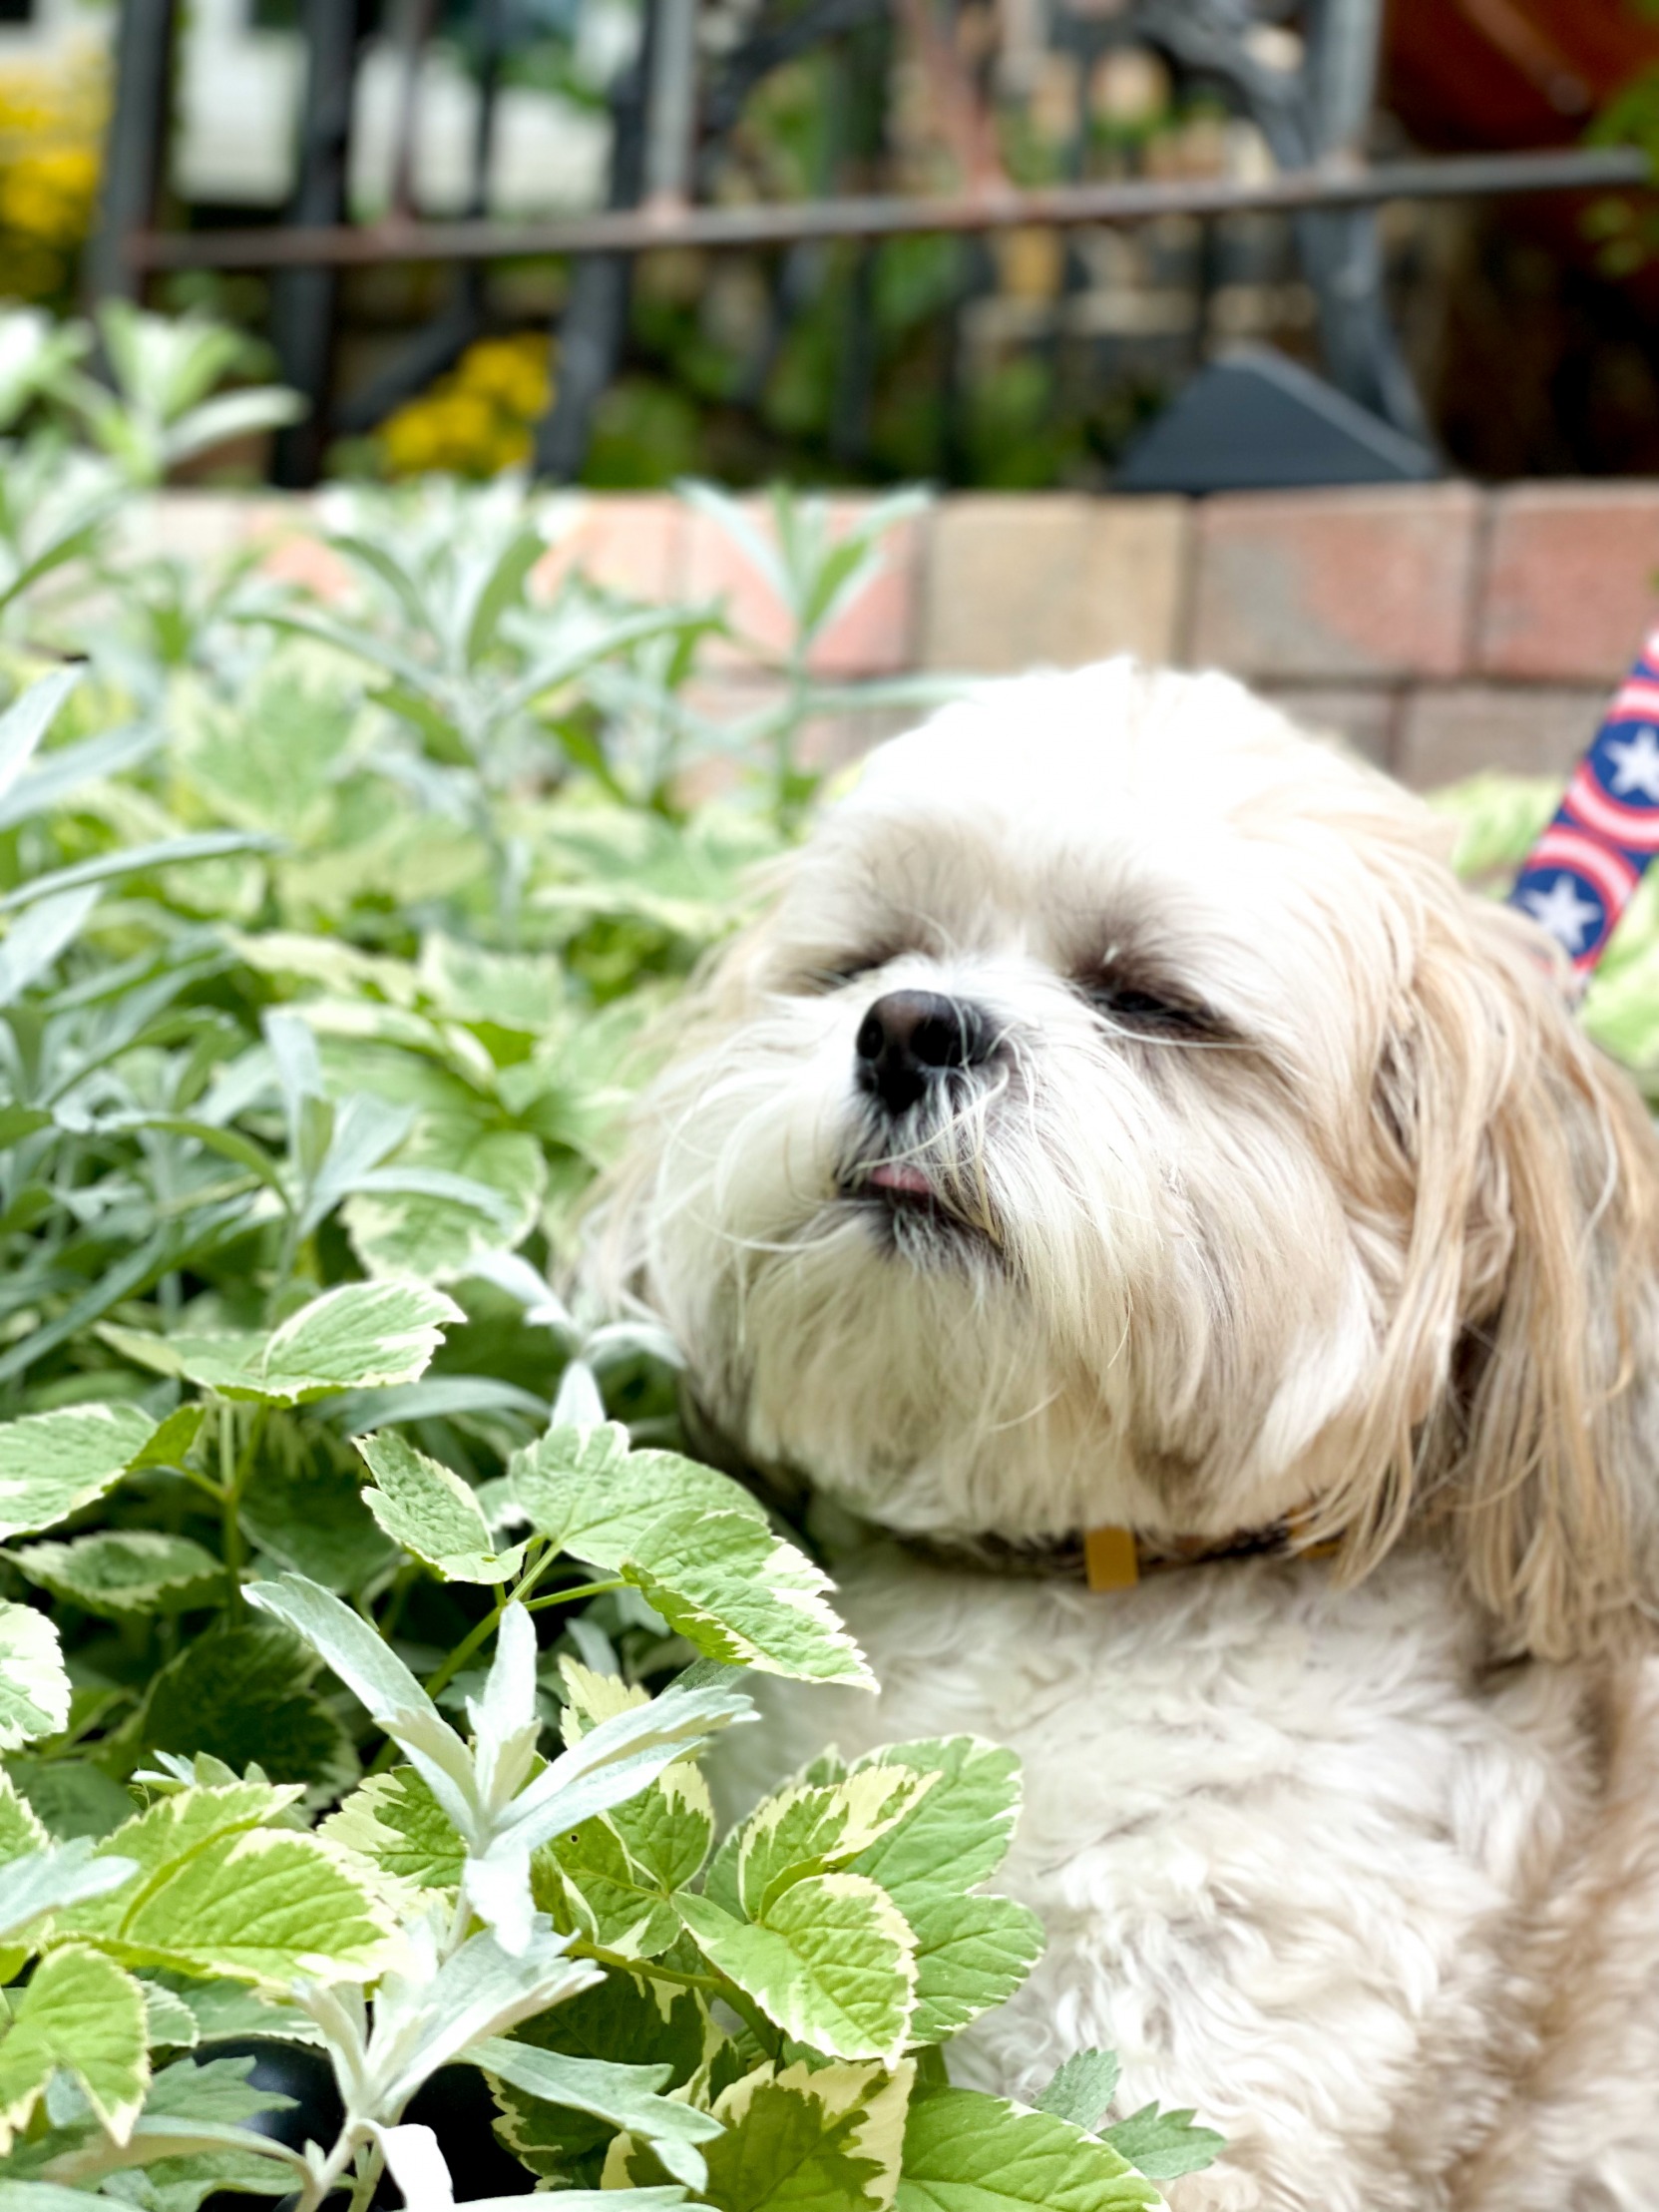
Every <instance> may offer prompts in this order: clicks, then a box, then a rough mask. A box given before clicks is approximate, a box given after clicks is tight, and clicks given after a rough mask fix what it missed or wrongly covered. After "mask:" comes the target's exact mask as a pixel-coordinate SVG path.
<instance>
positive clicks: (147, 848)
mask: <svg viewBox="0 0 1659 2212" xmlns="http://www.w3.org/2000/svg"><path fill="white" fill-rule="evenodd" d="M275 846H276V840H275V839H274V838H273V837H260V836H255V835H253V834H252V832H250V831H245V830H239V829H207V830H202V831H200V832H199V833H198V834H196V835H194V836H190V837H163V838H160V839H158V840H157V842H156V843H155V844H152V845H131V846H128V847H127V848H126V849H125V850H123V851H121V852H107V853H101V854H100V855H99V856H98V858H97V859H96V860H78V861H76V862H75V864H74V865H73V866H72V867H68V868H54V869H52V870H51V871H50V873H49V874H46V875H42V876H36V877H34V878H33V880H32V881H30V882H28V883H23V884H19V886H18V887H17V889H16V890H15V891H8V892H7V893H6V894H5V895H4V897H0V914H13V913H15V912H16V911H17V909H18V908H19V907H21V906H32V905H33V904H34V903H35V902H36V900H38V899H55V898H58V897H61V896H62V894H63V893H64V892H66V891H78V890H79V889H80V888H81V886H82V885H83V884H86V883H117V882H119V881H121V879H122V878H123V877H125V876H143V875H154V874H156V873H157V871H158V870H160V869H164V868H179V867H183V866H185V865H186V864H187V863H188V862H191V861H195V860H227V859H229V858H231V857H232V856H233V855H235V854H237V853H254V852H271V851H274V850H275Z"/></svg>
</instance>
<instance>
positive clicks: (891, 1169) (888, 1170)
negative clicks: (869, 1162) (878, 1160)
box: [870, 1159, 933, 1197]
mask: <svg viewBox="0 0 1659 2212" xmlns="http://www.w3.org/2000/svg"><path fill="white" fill-rule="evenodd" d="M870 1180H871V1181H872V1182H873V1183H874V1184H875V1185H876V1186H877V1188H878V1189H881V1190H909V1191H913V1192H915V1193H917V1194H918V1195H920V1196H922V1197H926V1196H927V1195H928V1193H929V1192H930V1191H931V1190H932V1189H933V1184H932V1183H931V1182H929V1180H928V1178H927V1176H926V1175H924V1174H923V1172H922V1170H921V1168H920V1167H912V1166H911V1165H910V1163H909V1162H908V1161H907V1160H902V1159H888V1160H883V1162H882V1164H881V1165H880V1166H879V1167H872V1168H871V1170H870Z"/></svg>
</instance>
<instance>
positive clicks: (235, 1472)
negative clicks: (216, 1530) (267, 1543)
mask: <svg viewBox="0 0 1659 2212" xmlns="http://www.w3.org/2000/svg"><path fill="white" fill-rule="evenodd" d="M268 1413H269V1408H268V1407H265V1406H255V1407H254V1409H253V1418H252V1420H251V1421H249V1423H248V1425H247V1434H246V1436H245V1437H244V1438H243V1439H242V1448H241V1451H240V1453H238V1452H237V1451H236V1448H235V1445H236V1431H235V1409H234V1407H233V1406H232V1405H231V1403H230V1401H229V1399H227V1398H221V1399H220V1400H219V1401H218V1493H219V1524H220V1527H221V1528H222V1530H223V1532H224V1571H225V1574H226V1575H227V1576H228V1578H229V1583H230V1595H229V1611H230V1617H231V1618H232V1619H233V1620H240V1619H241V1617H242V1613H243V1606H242V1582H241V1571H242V1560H243V1556H244V1554H243V1551H242V1529H241V1518H240V1508H241V1495H242V1486H243V1484H244V1483H245V1482H246V1481H247V1478H248V1476H249V1475H250V1474H251V1473H252V1472H253V1455H254V1454H255V1453H256V1452H257V1451H258V1449H259V1439H260V1438H261V1437H262V1436H263V1435H264V1433H265V1421H266V1418H267V1416H268Z"/></svg>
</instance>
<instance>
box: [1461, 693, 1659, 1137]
mask: <svg viewBox="0 0 1659 2212" xmlns="http://www.w3.org/2000/svg"><path fill="white" fill-rule="evenodd" d="M1584 734H1585V738H1586V740H1588V738H1589V736H1590V734H1591V733H1590V731H1589V730H1587V729H1586V731H1585V733H1584ZM1560 797H1561V792H1560V786H1559V785H1558V784H1556V783H1555V782H1553V781H1552V780H1551V779H1550V778H1549V777H1547V776H1515V775H1502V774H1498V773H1496V772H1492V771H1488V772H1487V773H1486V774H1484V775H1477V776H1470V777H1469V778H1468V780H1467V781H1466V782H1463V783H1456V784H1452V785H1451V786H1449V787H1448V788H1447V789H1446V790H1444V791H1437V792H1436V793H1435V794H1434V795H1433V803H1434V804H1435V806H1436V807H1437V808H1438V809H1439V810H1440V811H1441V812H1442V813H1444V814H1446V815H1448V816H1449V817H1450V818H1451V820H1452V822H1453V823H1454V824H1455V826H1456V844H1455V846H1454V848H1453V854H1452V859H1453V864H1454V865H1455V866H1456V868H1457V869H1458V871H1459V873H1460V874H1462V875H1463V876H1465V877H1467V878H1468V879H1469V880H1470V881H1471V882H1473V883H1475V884H1476V885H1477V886H1479V887H1480V888H1482V889H1484V890H1489V891H1492V892H1495V893H1498V894H1501V893H1502V892H1504V891H1506V890H1507V889H1508V886H1509V883H1510V881H1511V879H1512V877H1513V875H1514V872H1515V870H1516V868H1517V867H1518V866H1519V865H1520V863H1521V861H1522V860H1524V859H1525V857H1526V854H1527V851H1528V849H1529V848H1530V846H1531V844H1532V842H1533V840H1534V838H1535V837H1536V836H1537V834H1538V832H1539V831H1540V830H1541V829H1542V828H1543V826H1544V824H1545V823H1546V822H1547V821H1548V820H1549V818H1550V816H1551V815H1552V814H1553V813H1554V811H1555V808H1556V806H1557V805H1558V804H1559V802H1560ZM1579 1017H1580V1019H1581V1021H1582V1022H1583V1025H1584V1027H1585V1029H1586V1030H1587V1031H1588V1032H1589V1034H1590V1036H1591V1037H1593V1038H1594V1039H1595V1041H1596V1043H1597V1044H1598V1045H1600V1046H1602V1047H1604V1048H1605V1050H1606V1051H1607V1052H1609V1053H1611V1054H1612V1056H1613V1058H1614V1059H1615V1060H1619V1061H1622V1062H1623V1063H1624V1065H1625V1066H1626V1067H1627V1068H1628V1069H1629V1070H1630V1072H1631V1074H1632V1075H1633V1076H1634V1077H1635V1079H1636V1081H1637V1083H1638V1084H1639V1085H1640V1086H1641V1088H1642V1090H1643V1092H1644V1093H1645V1095H1646V1096H1647V1098H1648V1100H1649V1101H1650V1103H1652V1102H1659V877H1655V876H1651V875H1650V876H1647V877H1645V878H1644V879H1643V881H1642V883H1641V884H1640V886H1639V887H1638V889H1637V892H1636V895H1635V897H1634V898H1633V899H1632V900H1631V902H1630V904H1629V906H1628V907H1627V908H1626V909H1625V912H1624V915H1623V918H1622V919H1621V921H1620V922H1619V925H1618V928H1617V929H1616V930H1615V931H1614V932H1613V935H1612V938H1611V939H1610V941H1609V943H1608V946H1607V950H1606V952H1605V953H1604V954H1603V955H1602V958H1601V961H1600V964H1599V965H1598V966H1597V968H1596V970H1595V972H1594V974H1593V975H1592V977H1591V979H1590V984H1589V988H1588V990H1587V991H1586V992H1585V994H1584V1000H1583V1004H1582V1006H1581V1007H1580V1009H1579Z"/></svg>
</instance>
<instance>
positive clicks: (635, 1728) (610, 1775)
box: [502, 1687, 755, 1848]
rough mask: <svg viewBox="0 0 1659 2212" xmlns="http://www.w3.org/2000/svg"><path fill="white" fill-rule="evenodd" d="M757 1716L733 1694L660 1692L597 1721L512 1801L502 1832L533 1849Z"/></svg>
mask: <svg viewBox="0 0 1659 2212" xmlns="http://www.w3.org/2000/svg"><path fill="white" fill-rule="evenodd" d="M754 1718H755V1710H754V1707H753V1705H752V1704H751V1703H750V1701H749V1700H748V1698H746V1697H744V1696H743V1695H742V1694H741V1693H740V1692H737V1691H732V1690H727V1689H718V1688H713V1687H709V1688H706V1689H691V1690H684V1689H679V1688H675V1687H670V1688H668V1689H665V1690H664V1691H663V1692H662V1694H661V1695H660V1696H659V1697H654V1698H652V1699H651V1701H650V1702H649V1704H647V1705H637V1706H634V1707H632V1708H630V1709H629V1710H628V1711H626V1712H621V1713H615V1714H613V1715H612V1716H611V1718H610V1719H608V1720H602V1721H600V1722H599V1723H598V1725H597V1726H595V1727H593V1728H591V1729H589V1731H588V1732H587V1734H586V1735H585V1736H583V1738H582V1740H581V1741H580V1742H579V1743H576V1744H573V1745H572V1746H571V1748H570V1749H569V1750H568V1751H564V1752H561V1754H560V1755H559V1757H558V1758H557V1759H555V1760H554V1761H553V1762H552V1764H551V1765H549V1766H547V1767H544V1768H543V1770H542V1772H541V1773H540V1774H539V1775H538V1776H537V1777H536V1779H535V1781H534V1782H532V1783H531V1784H530V1786H529V1787H528V1788H527V1789H525V1790H523V1791H522V1792H521V1793H520V1795H519V1796H518V1797H517V1798H515V1799H514V1801H513V1803H512V1805H511V1806H510V1807H509V1808H508V1812H507V1815H506V1818H505V1820H504V1822H503V1824H502V1826H503V1832H504V1833H506V1834H510V1835H511V1836H513V1837H514V1838H515V1839H516V1840H519V1841H522V1842H528V1843H529V1844H530V1846H531V1847H532V1848H534V1847H535V1845H537V1844H540V1843H545V1842H546V1841H547V1839H548V1838H549V1837H550V1836H551V1835H553V1834H554V1833H555V1832H556V1831H557V1830H558V1829H560V1828H577V1827H580V1826H581V1824H582V1822H583V1821H585V1820H590V1819H592V1817H593V1816H594V1814H596V1813H604V1812H608V1811H609V1810H610V1809H611V1807H612V1806H613V1805H622V1804H624V1803H625V1802H626V1801H627V1799H628V1798H630V1797H633V1796H636V1795H637V1794H638V1792H639V1791H640V1790H642V1789H643V1788H645V1786H646V1785H647V1783H649V1782H651V1781H653V1780H654V1779H655V1777H656V1776H657V1775H658V1774H660V1773H661V1771H662V1769H663V1768H664V1767H666V1766H669V1765H671V1764H672V1763H673V1761H674V1760H675V1759H681V1758H683V1757H684V1756H685V1754H686V1753H687V1752H688V1751H691V1750H694V1749H696V1748H697V1747H698V1746H699V1745H701V1744H703V1743H704V1742H706V1741H707V1739H708V1738H709V1737H710V1736H711V1735H713V1734H714V1733H715V1731H716V1730H718V1729H721V1728H725V1727H729V1726H731V1725H732V1724H734V1723H739V1724H740V1723H742V1722H745V1721H750V1720H753V1719H754Z"/></svg>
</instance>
